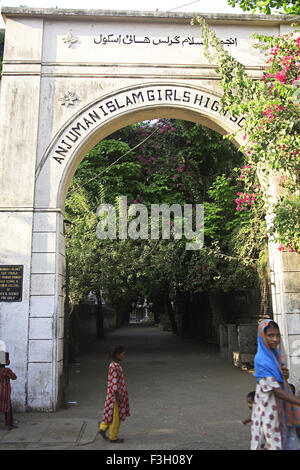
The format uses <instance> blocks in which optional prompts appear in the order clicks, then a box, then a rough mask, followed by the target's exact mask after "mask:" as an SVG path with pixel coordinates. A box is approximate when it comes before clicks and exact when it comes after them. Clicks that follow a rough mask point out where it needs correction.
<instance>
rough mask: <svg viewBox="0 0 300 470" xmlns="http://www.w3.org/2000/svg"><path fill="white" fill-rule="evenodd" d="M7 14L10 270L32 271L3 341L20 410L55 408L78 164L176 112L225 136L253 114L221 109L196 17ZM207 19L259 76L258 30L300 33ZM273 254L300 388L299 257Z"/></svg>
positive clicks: (2, 320) (2, 309)
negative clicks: (70, 193)
mask: <svg viewBox="0 0 300 470" xmlns="http://www.w3.org/2000/svg"><path fill="white" fill-rule="evenodd" d="M2 11H3V15H4V17H5V20H6V39H5V51H4V63H3V74H2V77H3V78H2V86H1V108H0V110H1V119H0V183H1V188H2V190H1V196H2V198H1V199H2V202H1V208H0V209H1V220H0V231H1V239H0V264H1V265H5V266H22V267H23V277H22V281H23V282H22V285H23V288H22V292H21V297H20V298H19V299H18V301H15V302H1V304H0V339H1V340H3V341H5V343H6V345H7V347H8V349H9V351H10V353H11V354H10V356H11V358H12V361H13V363H14V366H15V370H16V373H17V375H18V381H16V384H15V386H14V389H13V401H14V406H15V409H20V410H25V409H28V410H31V409H33V410H47V411H49V410H55V409H56V407H57V405H58V401H59V400H58V395H59V389H60V384H59V383H60V377H61V376H62V361H63V300H64V297H63V285H64V265H65V254H64V234H63V219H64V214H63V211H64V202H65V197H66V193H67V190H68V187H69V184H70V181H71V178H72V176H73V174H74V172H75V170H76V168H77V166H78V164H79V163H80V161H81V160H82V158H84V156H85V155H86V154H87V152H88V151H89V150H90V149H91V148H92V147H93V146H94V145H95V144H96V143H97V142H99V141H100V140H101V139H103V138H104V137H106V136H108V135H109V134H111V133H112V132H114V131H116V130H117V129H120V128H121V127H124V126H126V125H128V124H131V123H133V122H138V121H141V120H146V119H151V118H158V117H172V118H178V119H185V120H190V121H194V122H197V123H200V124H202V125H204V126H207V127H210V128H212V129H214V130H216V131H218V132H220V133H221V134H224V133H226V132H235V131H236V130H238V131H239V130H242V126H243V119H244V118H243V117H237V116H232V115H229V114H228V113H225V114H222V113H221V114H220V113H219V108H220V106H219V101H220V96H221V88H220V86H219V77H218V75H217V74H216V73H215V66H214V65H211V64H208V63H207V61H206V59H205V57H204V55H203V50H202V48H201V41H200V39H199V38H196V39H195V38H194V36H199V32H198V31H197V32H196V31H195V30H191V26H190V19H191V18H190V17H188V16H185V15H184V14H174V15H170V14H163V13H162V14H159V15H157V14H155V13H149V12H144V13H143V12H138V13H133V12H130V14H128V15H126V14H124V12H107V11H106V12H101V11H96V12H91V11H88V10H86V11H77V12H76V11H73V10H72V11H64V10H56V9H51V10H36V9H27V8H24V9H23V8H4V9H2ZM206 16H207V18H206V19H207V22H208V23H209V24H210V25H211V26H212V27H213V28H214V29H215V30H216V31H217V33H218V34H219V36H220V37H222V38H223V39H224V44H225V45H226V47H228V48H229V49H230V50H231V52H232V54H233V55H234V56H235V57H236V58H237V59H238V60H240V61H241V62H243V63H245V65H246V70H247V72H248V74H249V75H250V76H251V77H253V78H259V77H260V75H261V71H262V66H263V64H264V58H263V57H262V56H261V55H260V54H259V52H258V51H257V50H255V49H254V48H253V47H252V42H251V41H252V40H251V34H252V32H253V31H254V30H255V31H256V32H258V31H260V32H262V33H266V34H278V33H280V32H285V31H287V30H288V29H289V28H290V25H289V23H290V20H287V19H285V18H282V17H280V16H278V17H276V16H271V17H270V18H268V19H265V18H261V17H260V16H252V15H249V16H247V15H246V16H242V17H239V15H233V16H229V15H206ZM146 32H147V33H146ZM100 34H103V35H105V38H106V40H105V43H104V40H103V38H104V36H103V35H102V36H101V39H100ZM145 34H146V36H145ZM193 34H194V36H192V35H193ZM24 38H26V40H24ZM141 38H144V39H143V40H141ZM167 38H168V40H167ZM228 38H229V39H228ZM110 39H111V40H110ZM112 39H113V40H112ZM241 134H242V133H241ZM236 143H237V145H238V144H239V143H241V135H240V136H238V137H237V140H236ZM272 250H273V248H272ZM272 250H271V251H270V259H271V267H272V273H271V274H272V288H273V294H274V295H273V305H274V312H275V316H276V320H278V321H279V323H280V326H281V327H282V331H283V333H284V338H285V344H286V345H287V346H288V348H287V349H288V352H289V359H290V366H291V370H292V380H293V382H294V383H295V385H296V386H297V387H298V388H299V385H300V347H299V344H298V343H300V340H299V338H300V329H299V324H300V310H299V304H300V268H299V255H295V254H294V253H279V252H278V251H276V249H274V250H273V251H272ZM297 345H298V347H297ZM297 361H298V362H297Z"/></svg>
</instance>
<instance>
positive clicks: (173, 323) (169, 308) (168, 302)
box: [164, 294, 178, 334]
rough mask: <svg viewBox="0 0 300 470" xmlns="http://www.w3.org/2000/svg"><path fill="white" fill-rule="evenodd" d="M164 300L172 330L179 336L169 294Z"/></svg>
mask: <svg viewBox="0 0 300 470" xmlns="http://www.w3.org/2000/svg"><path fill="white" fill-rule="evenodd" d="M164 300H165V306H166V310H167V313H168V315H169V319H170V323H171V327H172V330H173V331H174V333H176V334H177V333H178V330H177V325H176V320H175V315H174V311H173V307H172V304H171V300H170V297H169V294H168V295H166V296H165V299H164Z"/></svg>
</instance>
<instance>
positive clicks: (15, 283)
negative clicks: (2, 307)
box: [0, 265, 23, 302]
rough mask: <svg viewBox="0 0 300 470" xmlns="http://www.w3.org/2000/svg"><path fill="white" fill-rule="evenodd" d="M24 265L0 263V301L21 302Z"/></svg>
mask: <svg viewBox="0 0 300 470" xmlns="http://www.w3.org/2000/svg"><path fill="white" fill-rule="evenodd" d="M22 291H23V266H22V265H13V266H8V265H0V302H21V301H22Z"/></svg>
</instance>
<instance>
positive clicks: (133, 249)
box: [66, 119, 264, 307]
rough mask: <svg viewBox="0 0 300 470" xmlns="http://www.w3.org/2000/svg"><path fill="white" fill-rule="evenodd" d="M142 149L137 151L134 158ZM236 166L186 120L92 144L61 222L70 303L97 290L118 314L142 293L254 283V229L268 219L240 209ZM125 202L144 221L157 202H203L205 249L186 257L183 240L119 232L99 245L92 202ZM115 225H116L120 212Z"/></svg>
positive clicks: (143, 126)
mask: <svg viewBox="0 0 300 470" xmlns="http://www.w3.org/2000/svg"><path fill="white" fill-rule="evenodd" d="M148 137H149V139H147V138H148ZM145 139H147V141H145ZM138 142H143V144H142V145H141V146H140V147H138V148H136V149H135V150H134V151H130V149H134V148H135V147H136V146H137V144H138ZM114 162H115V164H114ZM242 165H243V156H242V154H241V153H240V152H238V151H237V149H236V148H235V147H234V146H233V144H231V143H230V142H229V141H226V140H224V139H222V138H221V137H220V136H219V135H218V134H217V133H215V132H213V131H211V130H209V129H207V128H203V127H201V126H200V125H198V124H194V123H192V122H187V121H178V120H176V121H175V120H169V119H161V120H156V121H151V122H144V123H140V124H137V125H134V126H130V127H127V128H125V129H121V130H120V131H118V132H116V133H114V134H113V135H111V136H110V138H109V139H105V140H103V141H102V142H100V143H99V144H97V145H96V147H95V148H94V149H93V150H92V151H91V152H90V153H89V154H88V155H87V156H86V158H85V159H84V160H83V161H82V163H81V164H80V166H79V167H78V170H77V172H76V173H75V176H74V178H73V181H72V185H71V187H70V190H69V196H68V199H67V204H66V212H67V217H68V218H69V219H71V220H72V221H73V222H74V223H75V224H76V225H74V226H72V228H71V230H70V232H69V233H68V241H67V252H68V253H69V258H70V269H71V279H72V285H71V290H72V292H73V298H72V300H74V299H76V301H78V300H79V299H83V298H84V296H85V295H86V294H87V292H89V291H90V290H93V291H94V292H97V291H99V289H100V288H101V290H102V291H103V292H104V296H105V298H106V299H109V300H110V302H111V303H112V304H113V305H114V306H115V307H118V306H123V305H124V301H125V299H126V301H127V303H128V304H130V303H131V302H132V301H134V300H136V298H137V297H138V296H139V295H144V296H145V297H147V298H154V297H156V296H164V295H166V293H169V292H171V291H176V290H180V291H188V292H193V291H194V292H197V291H200V290H211V289H219V290H223V291H224V290H226V291H227V290H230V289H232V288H235V287H239V288H241V287H251V286H255V285H257V272H256V262H257V259H258V256H259V253H260V247H259V246H258V241H257V238H256V235H257V231H255V230H254V227H255V223H257V220H258V219H259V218H260V217H263V216H264V214H263V213H262V212H259V213H258V212H257V207H256V208H255V209H254V208H253V207H250V206H249V207H248V208H247V210H245V211H237V208H236V203H235V199H236V193H237V192H238V191H239V190H240V191H241V190H242V189H243V184H244V180H243V181H241V180H240V179H239V177H238V176H239V174H240V171H241V170H237V167H241V166H242ZM99 174H100V175H101V176H100V177H98V175H99ZM121 195H122V196H127V199H128V203H129V204H131V203H135V202H141V203H143V204H145V206H146V207H147V208H148V209H149V215H150V208H151V204H153V203H156V204H162V203H167V204H170V205H171V204H181V205H183V204H185V203H192V204H196V203H201V204H202V203H203V204H204V206H205V221H204V225H205V247H203V249H201V250H200V251H198V252H193V251H187V250H186V247H185V242H186V240H185V239H184V238H183V239H180V240H175V239H174V238H171V239H170V240H163V239H161V238H160V239H159V240H151V239H150V238H149V239H138V240H132V239H130V238H128V239H126V240H121V239H119V238H118V234H117V239H116V240H109V239H107V240H99V239H97V237H96V226H97V223H98V221H99V219H98V218H97V217H96V216H95V213H96V207H97V205H98V204H100V203H103V202H106V203H110V204H113V205H114V204H117V203H118V198H119V196H121ZM116 221H117V226H118V211H116ZM150 222H151V218H150V217H149V223H150ZM257 225H259V224H257ZM171 234H174V225H173V223H171ZM245 246H247V249H248V251H247V250H245V249H244V248H245ZM243 249H244V252H243V255H242V256H241V251H242V250H243Z"/></svg>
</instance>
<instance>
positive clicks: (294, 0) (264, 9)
mask: <svg viewBox="0 0 300 470" xmlns="http://www.w3.org/2000/svg"><path fill="white" fill-rule="evenodd" d="M227 3H228V4H229V5H231V6H233V7H235V6H236V5H238V6H239V7H240V8H241V9H242V10H244V11H251V12H252V13H264V14H265V15H271V14H274V13H284V14H288V15H299V14H300V1H299V0H290V1H285V0H227ZM274 9H275V10H274Z"/></svg>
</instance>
